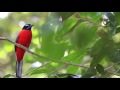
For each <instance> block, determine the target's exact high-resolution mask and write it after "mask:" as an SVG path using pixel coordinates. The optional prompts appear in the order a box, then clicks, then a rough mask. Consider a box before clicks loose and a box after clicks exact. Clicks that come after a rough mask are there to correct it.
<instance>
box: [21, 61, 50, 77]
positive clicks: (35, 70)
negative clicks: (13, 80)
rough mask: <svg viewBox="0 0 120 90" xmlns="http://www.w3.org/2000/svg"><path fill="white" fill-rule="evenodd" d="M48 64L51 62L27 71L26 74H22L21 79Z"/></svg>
mask: <svg viewBox="0 0 120 90" xmlns="http://www.w3.org/2000/svg"><path fill="white" fill-rule="evenodd" d="M49 63H51V61H50V62H47V63H45V64H43V65H42V66H40V67H37V68H34V69H32V70H30V71H28V72H26V73H24V74H22V77H24V76H26V75H28V74H29V73H31V72H33V71H36V70H37V69H39V68H41V67H43V66H45V65H47V64H49Z"/></svg>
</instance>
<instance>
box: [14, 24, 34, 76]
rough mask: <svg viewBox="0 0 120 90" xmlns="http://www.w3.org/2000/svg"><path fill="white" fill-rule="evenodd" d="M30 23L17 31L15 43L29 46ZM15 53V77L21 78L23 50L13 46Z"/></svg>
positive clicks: (30, 36)
mask: <svg viewBox="0 0 120 90" xmlns="http://www.w3.org/2000/svg"><path fill="white" fill-rule="evenodd" d="M32 26H33V25H32V24H25V25H24V27H23V28H22V30H21V31H20V32H19V34H18V36H17V38H16V43H18V44H21V45H23V46H25V47H26V48H29V45H30V43H31V39H32V31H31V28H32ZM15 54H16V77H17V78H21V75H22V64H23V57H24V54H25V50H24V49H22V48H20V47H17V46H15Z"/></svg>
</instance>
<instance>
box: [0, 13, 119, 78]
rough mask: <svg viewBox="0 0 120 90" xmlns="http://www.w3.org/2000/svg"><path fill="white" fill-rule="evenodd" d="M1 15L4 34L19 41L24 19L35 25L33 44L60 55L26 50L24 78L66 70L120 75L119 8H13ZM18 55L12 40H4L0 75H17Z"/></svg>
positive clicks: (0, 32) (84, 74)
mask: <svg viewBox="0 0 120 90" xmlns="http://www.w3.org/2000/svg"><path fill="white" fill-rule="evenodd" d="M2 14H3V12H0V37H8V38H9V39H10V40H12V41H15V39H16V37H17V35H18V33H19V31H20V30H21V29H22V27H23V26H24V25H25V24H26V23H28V24H34V26H33V28H32V33H33V37H32V42H31V45H30V47H29V49H30V50H31V51H33V52H35V53H37V54H40V55H42V56H44V57H48V58H51V60H56V61H57V60H58V62H54V61H51V60H46V59H44V58H40V57H37V56H35V55H32V54H30V53H28V52H26V54H25V56H24V62H23V74H25V73H28V74H26V75H25V76H23V78H46V77H47V78H61V77H67V75H68V74H74V75H82V77H92V76H94V77H96V78H99V77H105V78H106V77H119V60H120V54H119V53H120V52H119V48H120V45H119V43H120V33H119V31H120V28H119V26H120V15H119V14H120V13H119V12H115V13H114V12H113V13H111V12H104V13H103V12H9V13H8V16H6V17H2ZM3 16H5V15H3ZM15 57H16V56H15V52H14V45H13V44H12V43H10V42H8V41H5V40H0V77H3V78H4V77H9V78H14V77H13V76H11V75H13V74H15V64H16V62H15V61H16V58H15ZM49 61H51V62H49ZM59 61H62V62H69V63H72V64H77V65H76V66H75V65H70V64H66V63H60V62H59ZM48 62H49V63H48ZM44 64H45V65H44ZM78 64H80V65H83V67H82V66H79V65H78ZM110 66H111V67H110ZM37 67H39V68H37ZM109 67H110V69H107V68H109ZM35 68H37V69H35ZM33 69H35V70H33ZM31 70H32V71H31ZM106 70H109V71H106ZM62 74H63V75H62Z"/></svg>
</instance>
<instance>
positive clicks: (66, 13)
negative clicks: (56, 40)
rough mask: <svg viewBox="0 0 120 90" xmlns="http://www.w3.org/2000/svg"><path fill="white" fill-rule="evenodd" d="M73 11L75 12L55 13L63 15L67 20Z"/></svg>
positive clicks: (63, 18)
mask: <svg viewBox="0 0 120 90" xmlns="http://www.w3.org/2000/svg"><path fill="white" fill-rule="evenodd" d="M73 13H75V12H56V13H55V14H57V16H59V17H60V16H61V17H62V20H63V21H64V20H66V19H68V18H69V17H70V16H71V15H72V14H73Z"/></svg>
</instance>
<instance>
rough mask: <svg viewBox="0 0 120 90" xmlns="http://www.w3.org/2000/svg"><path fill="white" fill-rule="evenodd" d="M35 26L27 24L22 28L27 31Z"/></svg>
mask: <svg viewBox="0 0 120 90" xmlns="http://www.w3.org/2000/svg"><path fill="white" fill-rule="evenodd" d="M32 26H33V24H25V25H24V27H23V28H22V30H23V29H25V30H31V27H32Z"/></svg>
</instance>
